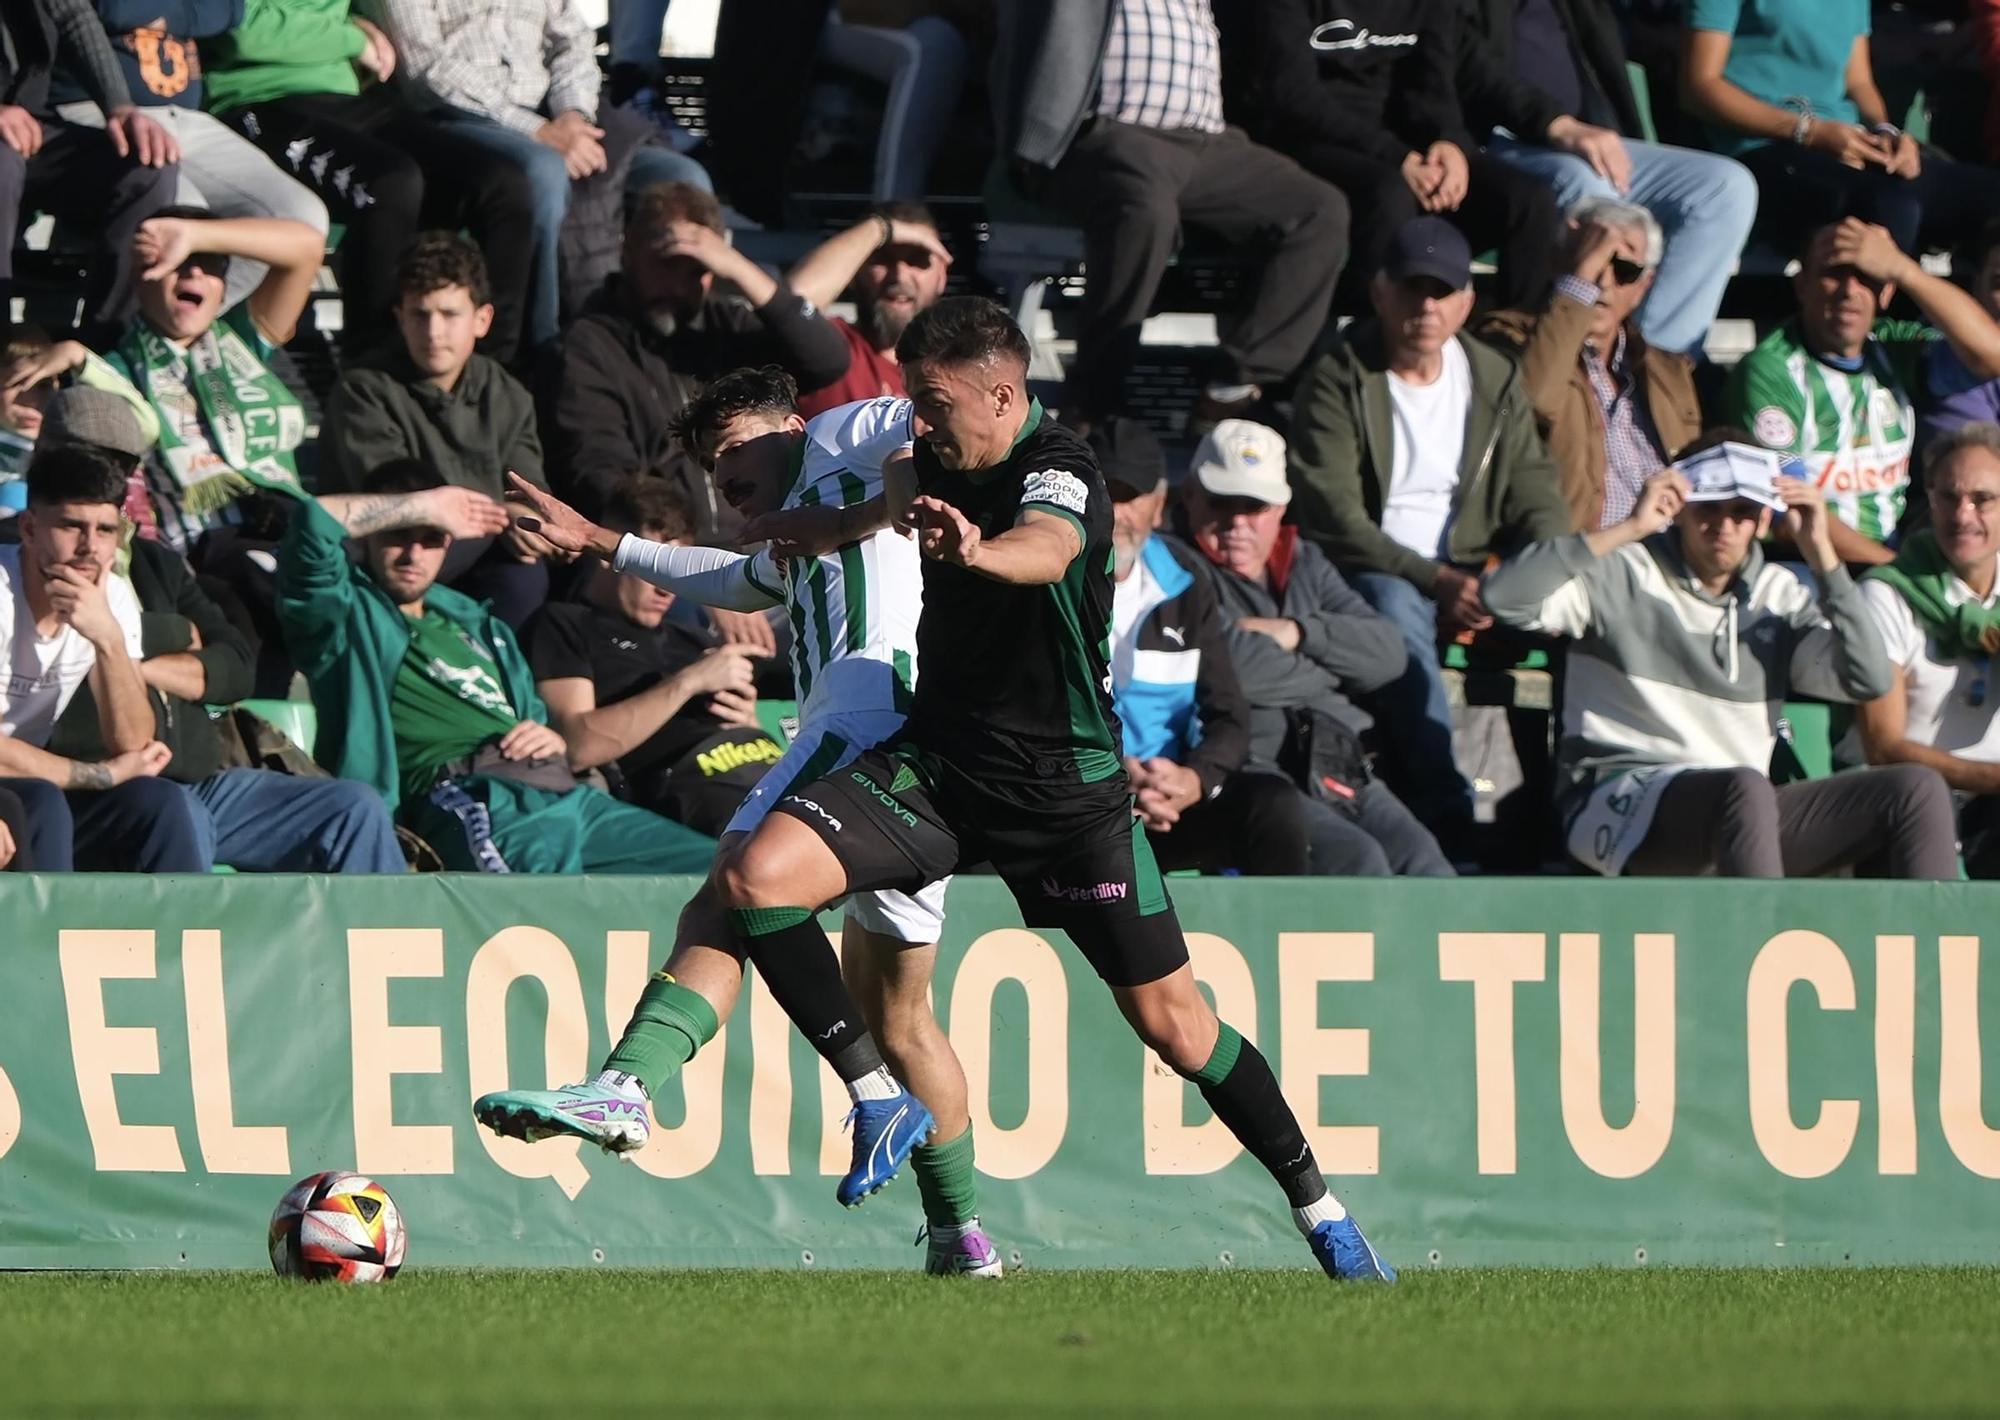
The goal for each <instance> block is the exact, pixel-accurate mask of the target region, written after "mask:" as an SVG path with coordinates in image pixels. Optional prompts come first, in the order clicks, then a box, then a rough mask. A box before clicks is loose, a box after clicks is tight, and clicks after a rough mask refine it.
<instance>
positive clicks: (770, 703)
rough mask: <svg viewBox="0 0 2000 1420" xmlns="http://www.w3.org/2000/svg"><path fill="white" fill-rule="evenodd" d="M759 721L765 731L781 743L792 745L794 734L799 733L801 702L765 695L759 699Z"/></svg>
mask: <svg viewBox="0 0 2000 1420" xmlns="http://www.w3.org/2000/svg"><path fill="white" fill-rule="evenodd" d="M757 722H758V723H759V724H761V725H762V726H763V727H764V732H765V733H766V734H768V735H770V737H771V738H772V739H774V740H776V741H777V742H778V743H779V744H780V745H787V746H788V745H790V744H791V742H792V736H793V735H795V734H797V733H798V728H799V702H798V701H796V700H770V699H766V698H764V697H763V696H759V697H758V699H757Z"/></svg>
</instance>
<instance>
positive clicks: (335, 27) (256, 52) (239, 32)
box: [201, 0, 368, 113]
mask: <svg viewBox="0 0 2000 1420" xmlns="http://www.w3.org/2000/svg"><path fill="white" fill-rule="evenodd" d="M367 47H368V39H367V36H365V35H364V34H362V33H361V27H360V26H359V25H356V24H355V23H354V21H353V20H351V19H350V18H348V13H347V0H247V3H246V4H245V5H244V7H243V22H242V23H241V24H239V25H238V26H237V27H236V28H235V29H233V30H230V31H229V32H228V33H227V34H222V35H217V36H216V37H215V38H214V39H212V40H211V39H205V40H203V41H202V42H201V67H202V71H203V79H204V81H205V82H206V84H207V90H208V92H207V98H206V103H207V106H208V109H209V111H210V112H211V113H226V112H228V111H229V110H230V109H233V108H242V107H243V106H244V105H245V104H255V103H262V102H263V101H264V100H266V99H282V98H287V97H289V96H290V95H292V94H358V93H360V92H361V81H360V79H359V78H358V77H357V76H356V75H355V72H354V61H355V60H356V59H358V58H360V56H361V51H362V50H364V49H366V48H367Z"/></svg>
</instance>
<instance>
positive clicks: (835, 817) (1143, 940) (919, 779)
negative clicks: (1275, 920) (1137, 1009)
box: [772, 741, 1188, 986]
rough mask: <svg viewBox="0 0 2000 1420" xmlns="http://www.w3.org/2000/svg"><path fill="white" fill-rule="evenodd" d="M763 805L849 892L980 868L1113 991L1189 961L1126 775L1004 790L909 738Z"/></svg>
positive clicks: (906, 887)
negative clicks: (793, 823)
mask: <svg viewBox="0 0 2000 1420" xmlns="http://www.w3.org/2000/svg"><path fill="white" fill-rule="evenodd" d="M772 810H773V812H776V813H784V814H789V815H791V816H792V817H793V818H795V819H797V820H798V821H799V822H800V823H803V824H805V825H806V826H807V827H809V828H811V829H812V830H813V831H814V832H815V833H817V834H818V835H819V836H820V838H821V839H822V840H824V841H825V843H826V845H827V847H829V848H831V849H832V850H833V853H834V856H835V857H837V858H839V859H840V864H841V867H842V868H844V869H845V870H846V872H847V887H848V890H849V891H850V892H864V891H871V890H876V889H882V888H891V889H895V890H897V891H901V892H914V891H916V890H917V889H918V888H921V887H923V886H924V885H925V884H926V883H934V882H936V881H937V880H938V879H939V878H943V877H947V876H949V875H950V874H952V873H955V872H957V871H959V869H960V867H961V866H962V865H967V864H977V863H987V862H990V863H991V864H992V865H993V870H994V871H995V872H996V873H998V874H999V875H1000V878H1001V880H1002V881H1004V882H1005V883H1006V884H1007V888H1008V890H1009V891H1010V892H1012V893H1013V894H1014V901H1015V902H1017V903H1018V904H1020V908H1021V917H1022V920H1023V921H1025V922H1026V923H1027V924H1028V925H1029V926H1030V927H1056V928H1060V929H1061V930H1063V931H1064V932H1066V933H1068V934H1069V937H1070V940H1072V941H1074V942H1075V943H1076V944H1077V946H1078V948H1079V949H1081V950H1082V952H1083V954H1084V956H1085V957H1087V958H1088V959H1089V961H1090V964H1091V966H1092V968H1093V969H1095V971H1096V972H1097V974H1098V975H1099V976H1101V977H1103V978H1104V980H1105V981H1107V982H1109V983H1110V984H1111V985H1113V986H1141V985H1144V984H1145V983H1146V982H1148V981H1157V980H1159V979H1160V978H1161V977H1163V976H1167V975H1169V974H1171V973H1172V972H1174V971H1176V970H1178V969H1179V968H1180V967H1181V966H1182V965H1184V964H1185V963H1186V961H1187V959H1188V955H1187V942H1186V940H1185V939H1184V938H1183V937H1182V936H1181V930H1180V923H1179V922H1178V921H1177V920H1176V919H1175V917H1174V912H1173V903H1172V901H1170V900H1169V899H1168V897H1167V889H1166V884H1165V883H1164V882H1163V881H1161V878H1160V870H1159V866H1158V865H1157V864H1156V863H1155V862H1154V861H1153V850H1152V848H1151V847H1150V846H1149V845H1148V844H1147V842H1146V835H1145V833H1144V832H1143V831H1142V829H1141V828H1140V826H1139V821H1138V820H1137V819H1136V818H1134V817H1133V816H1132V800H1131V796H1130V794H1129V793H1128V792H1127V789H1126V784H1125V779H1124V777H1123V776H1122V775H1121V776H1119V777H1117V778H1115V779H1111V780H1108V781H1106V782H1105V783H1103V784H1101V785H1090V784H1086V785H1077V784H1048V785H1023V784H1015V785H1009V786H1007V788H1006V789H1005V790H1004V791H1002V790H996V789H994V788H991V787H988V786H986V785H983V784H980V783H976V782H974V781H973V780H971V779H970V778H968V777H967V776H965V775H964V774H961V773H959V772H958V771H956V770H955V769H953V768H952V766H951V765H950V763H949V762H947V761H945V760H942V759H939V758H938V757H936V756H934V755H928V754H925V753H924V752H923V751H921V750H919V749H918V748H917V747H916V746H914V745H912V744H910V743H908V742H907V741H905V742H902V743H897V744H893V745H883V746H880V747H878V748H876V749H872V750H869V751H868V752H867V753H866V754H864V755H862V756H861V757H860V758H859V759H857V760H855V761H854V762H853V763H851V764H849V765H848V766H847V767H846V768H844V769H837V770H835V771H834V772H833V773H832V774H829V775H827V776H825V777H824V778H821V779H816V780H814V781H813V782H812V783H809V784H801V785H797V786H795V787H794V788H792V789H791V791H790V792H788V793H787V794H785V795H784V796H783V797H782V798H780V799H779V800H778V802H777V803H776V804H774V805H772Z"/></svg>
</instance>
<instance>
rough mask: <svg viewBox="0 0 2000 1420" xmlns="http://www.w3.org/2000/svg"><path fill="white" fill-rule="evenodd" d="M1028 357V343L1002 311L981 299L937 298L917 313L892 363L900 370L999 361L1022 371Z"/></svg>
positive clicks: (978, 297) (905, 332)
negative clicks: (919, 363) (925, 362)
mask: <svg viewBox="0 0 2000 1420" xmlns="http://www.w3.org/2000/svg"><path fill="white" fill-rule="evenodd" d="M1031 354H1032V352H1031V351H1030V349H1029V347H1028V337H1027V336H1025V335H1023V334H1022V333H1021V327H1019V326H1018V325H1015V324H1014V318H1013V317H1012V316H1010V315H1008V314H1007V309H1006V307H1004V306H1002V305H1001V304H1000V303H999V302H997V301H989V300H987V299H986V298H985V297H984V296H946V297H943V298H942V299H941V300H939V301H938V303H937V304H936V305H934V306H932V307H931V308H930V309H929V310H925V311H919V312H918V313H917V315H916V317H915V319H913V320H912V321H911V322H910V324H909V327H908V328H907V329H906V330H904V332H903V335H902V338H901V339H900V340H898V341H897V342H896V359H897V361H898V362H900V363H901V364H903V365H905V366H908V365H912V364H915V363H916V362H917V361H919V360H929V361H934V362H936V363H937V364H940V365H976V364H978V363H980V362H981V361H984V360H992V359H995V358H999V357H1005V358H1006V359H1008V360H1011V361H1014V362H1016V363H1018V364H1019V365H1020V366H1021V368H1022V369H1024V370H1025V369H1027V367H1028V361H1029V357H1030V355H1031Z"/></svg>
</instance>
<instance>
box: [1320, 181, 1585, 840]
mask: <svg viewBox="0 0 2000 1420" xmlns="http://www.w3.org/2000/svg"><path fill="white" fill-rule="evenodd" d="M1369 299H1370V300H1371V302H1372V303H1373V305H1374V307H1375V312H1376V314H1375V317H1374V318H1373V319H1372V320H1366V321H1360V322H1357V323H1356V324H1355V325H1353V326H1350V327H1349V328H1348V329H1347V330H1346V331H1345V332H1343V334H1342V336H1341V337H1340V338H1339V339H1338V340H1337V341H1336V342H1335V343H1334V345H1333V347H1332V348H1331V349H1330V350H1328V352H1327V353H1326V354H1324V355H1322V356H1321V357H1320V358H1319V359H1318V360H1317V361H1315V362H1314V363H1313V364H1312V365H1311V366H1310V367H1309V368H1308V370H1307V372H1306V374H1305V375H1304V377H1303V378H1302V379H1301V381H1300V384H1299V393H1298V397H1297V404H1296V409H1295V412H1294V414H1293V419H1292V437H1291V482H1292V489H1293V493H1294V498H1293V502H1292V509H1293V517H1294V519H1295V520H1296V521H1297V523H1298V525H1299V531H1300V533H1301V535H1302V536H1305V537H1307V538H1310V539H1312V540H1313V541H1315V542H1317V543H1318V544H1319V545H1320V548H1321V550H1323V551H1324V552H1325V553H1326V554H1327V555H1328V556H1329V557H1331V558H1332V559H1333V562H1334V565H1335V566H1337V567H1339V568H1340V569H1341V571H1342V573H1343V574H1344V575H1346V577H1347V578H1348V580H1349V581H1350V582H1351V583H1353V585H1354V589H1355V590H1356V591H1358V592H1360V593H1361V595H1362V596H1363V597H1365V598H1366V599H1367V601H1368V604H1369V605H1370V606H1372V607H1374V608H1375V609H1376V610H1377V611H1379V612H1381V613H1382V614H1383V615H1384V616H1386V617H1388V618H1389V620H1391V621H1392V622H1394V623H1395V624H1396V627H1397V629H1398V630H1399V631H1401V632H1402V634H1403V642H1404V645H1405V646H1407V647H1408V648H1409V653H1410V659H1409V664H1408V666H1407V667H1406V669H1405V670H1404V672H1403V674H1402V675H1401V676H1400V677H1399V678H1398V679H1397V680H1396V681H1395V682H1394V683H1393V684H1391V685H1389V686H1386V687H1384V688H1383V689H1382V690H1380V691H1378V692H1377V694H1376V703H1377V705H1378V706H1379V711H1380V713H1379V714H1378V715H1377V723H1378V725H1379V727H1380V729H1381V732H1382V735H1383V738H1384V740H1385V742H1386V745H1387V748H1388V749H1389V751H1390V757H1389V768H1390V770H1391V772H1392V776H1393V777H1392V782H1395V783H1397V784H1398V787H1400V788H1405V789H1406V791H1407V792H1406V797H1407V799H1408V801H1409V804H1410V807H1411V808H1412V809H1413V810H1414V811H1415V812H1416V814H1417V816H1418V817H1419V818H1421V819H1422V820H1423V821H1424V822H1425V824H1427V825H1428V826H1429V827H1430V828H1431V829H1432V831H1433V832H1436V833H1438V834H1439V835H1440V836H1443V837H1446V838H1447V841H1449V838H1450V836H1451V835H1455V834H1458V833H1460V832H1462V831H1463V830H1464V829H1465V828H1466V827H1467V826H1468V825H1469V824H1470V822H1471V817H1472V794H1471V788H1470V786H1469V785H1467V783H1466V782H1465V777H1464V776H1463V775H1462V774H1460V773H1459V772H1458V768H1457V765H1456V764H1455V763H1454V762H1453V759H1452V750H1451V724H1452V722H1451V706H1450V704H1449V703H1448V702H1447V700H1446V698H1445V687H1444V675H1443V672H1442V670H1441V669H1440V667H1439V665H1438V655H1437V642H1438V637H1439V636H1440V634H1442V635H1444V636H1447V637H1453V636H1457V635H1459V634H1460V633H1464V632H1479V631H1483V630H1485V629H1486V628H1487V627H1489V626H1491V625H1492V623H1493V618H1492V617H1491V616H1490V615H1489V614H1488V613H1487V610H1486V608H1485V606H1484V605H1483V604H1482V603H1481V601H1480V593H1479V576H1480V573H1481V572H1482V571H1483V570H1484V568H1485V566H1486V564H1487V562H1488V560H1489V559H1490V558H1493V557H1495V556H1504V555H1505V554H1507V553H1509V552H1511V551H1514V550H1516V549H1518V548H1520V547H1523V546H1526V545H1527V544H1528V543H1530V542H1535V541H1539V540H1540V539H1542V538H1547V537H1554V536H1556V535H1558V534H1560V533H1563V532H1567V531H1568V530H1569V526H1570V516H1569V509H1568V507H1567V506H1566V505H1565V504H1564V502H1563V497H1562V488H1561V485H1560V483H1559V481H1558V479H1557V476H1556V471H1555V468H1554V466H1553V465H1552V464H1551V463H1550V462H1549V456H1548V451H1547V449H1546V448H1544V447H1543V444H1542V438H1541V435H1540V434H1539V433H1537V432H1536V429H1535V413H1534V406H1533V403H1532V402H1531V400H1530V399H1529V397H1528V393H1527V390H1526V387H1525V386H1526V381H1525V379H1524V378H1523V376H1522V374H1521V371H1520V369H1519V368H1518V367H1517V366H1516V365H1515V363H1514V362H1513V361H1512V360H1511V359H1509V358H1508V357H1507V356H1505V355H1503V354H1501V353H1500V352H1499V351H1497V350H1495V349H1493V348H1492V347H1490V346H1487V345H1484V344H1482V343H1480V342H1479V341H1476V340H1471V339H1468V338H1466V337H1465V336H1463V335H1461V334H1460V331H1461V329H1462V328H1463V326H1464V325H1465V320H1466V317H1467V315H1469V314H1470V313H1471V310H1472V255H1471V253H1470V252H1469V251H1468V250H1467V249H1466V245H1465V238H1464V237H1463V236H1461V235H1460V234H1459V232H1458V230H1457V228H1455V227H1453V226H1452V225H1451V224H1450V223H1448V222H1445V221H1443V220H1441V219H1439V218H1436V217H1418V218H1415V219H1413V220H1411V221H1409V222H1406V223H1404V225H1403V226H1402V227H1401V228H1400V229H1399V230H1398V232H1397V234H1396V240H1395V244H1394V246H1393V248H1392V250H1391V252H1390V256H1389V261H1388V264H1387V265H1386V266H1384V268H1383V269H1382V270H1381V271H1380V272H1378V273H1376V275H1375V278H1374V280H1373V281H1371V282H1370V283H1369Z"/></svg>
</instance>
